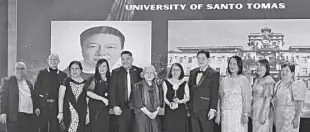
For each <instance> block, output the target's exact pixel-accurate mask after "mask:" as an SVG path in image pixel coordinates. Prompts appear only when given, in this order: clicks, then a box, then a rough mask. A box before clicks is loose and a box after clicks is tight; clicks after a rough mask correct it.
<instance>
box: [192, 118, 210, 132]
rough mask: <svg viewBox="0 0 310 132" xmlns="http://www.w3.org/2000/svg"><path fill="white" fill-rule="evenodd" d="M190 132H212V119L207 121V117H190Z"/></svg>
mask: <svg viewBox="0 0 310 132" xmlns="http://www.w3.org/2000/svg"><path fill="white" fill-rule="evenodd" d="M190 119H191V126H192V132H213V131H214V124H215V122H214V119H212V120H208V119H207V116H204V115H201V116H196V115H194V116H191V118H190Z"/></svg>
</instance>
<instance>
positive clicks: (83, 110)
mask: <svg viewBox="0 0 310 132" xmlns="http://www.w3.org/2000/svg"><path fill="white" fill-rule="evenodd" d="M85 82H86V81H83V82H77V81H75V80H73V79H71V78H67V79H66V80H65V81H64V84H62V85H64V86H65V87H66V91H65V97H64V106H63V116H64V124H65V126H66V128H67V130H66V131H67V132H85V124H87V123H88V122H89V121H87V120H86V115H87V103H86V90H85V89H84V85H85Z"/></svg>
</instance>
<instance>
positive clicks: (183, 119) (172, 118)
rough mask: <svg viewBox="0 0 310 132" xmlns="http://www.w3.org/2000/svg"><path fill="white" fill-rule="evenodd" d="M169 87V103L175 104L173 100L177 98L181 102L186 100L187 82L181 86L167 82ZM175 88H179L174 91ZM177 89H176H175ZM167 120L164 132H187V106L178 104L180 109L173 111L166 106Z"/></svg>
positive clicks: (167, 96)
mask: <svg viewBox="0 0 310 132" xmlns="http://www.w3.org/2000/svg"><path fill="white" fill-rule="evenodd" d="M165 83H166V85H167V95H166V98H167V99H168V101H169V102H173V98H174V97H177V98H179V99H180V100H182V99H183V98H184V94H185V85H187V83H186V81H183V82H182V83H180V84H173V83H170V81H168V80H165ZM174 87H178V88H177V90H174V89H173V88H174ZM175 89H176V88H175ZM164 116H165V117H164V118H165V120H164V122H165V123H164V131H165V132H187V129H188V117H187V111H186V106H185V104H178V108H177V109H174V110H171V109H170V107H169V106H168V105H165V115H164Z"/></svg>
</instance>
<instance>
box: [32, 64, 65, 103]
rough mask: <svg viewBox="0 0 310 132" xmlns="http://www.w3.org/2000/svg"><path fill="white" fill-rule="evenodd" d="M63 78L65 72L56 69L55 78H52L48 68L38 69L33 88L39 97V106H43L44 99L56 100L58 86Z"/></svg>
mask: <svg viewBox="0 0 310 132" xmlns="http://www.w3.org/2000/svg"><path fill="white" fill-rule="evenodd" d="M65 78H67V74H66V73H65V72H63V71H60V70H58V71H57V78H56V79H57V80H52V79H55V78H52V76H51V74H50V70H49V68H45V69H43V70H40V71H39V73H38V76H37V80H36V81H35V83H34V90H35V93H36V95H38V97H39V100H40V106H41V107H44V105H45V103H46V99H55V100H56V101H57V100H58V91H59V87H60V84H61V83H62V82H63V81H64V80H65ZM50 92H52V93H50Z"/></svg>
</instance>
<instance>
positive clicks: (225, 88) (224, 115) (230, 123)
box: [218, 75, 251, 132]
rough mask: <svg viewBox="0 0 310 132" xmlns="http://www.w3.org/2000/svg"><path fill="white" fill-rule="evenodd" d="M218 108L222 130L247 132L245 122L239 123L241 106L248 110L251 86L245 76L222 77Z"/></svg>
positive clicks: (224, 131)
mask: <svg viewBox="0 0 310 132" xmlns="http://www.w3.org/2000/svg"><path fill="white" fill-rule="evenodd" d="M219 94H220V95H219V108H218V111H219V112H220V113H221V114H220V117H221V130H222V132H247V131H248V128H247V126H248V125H247V124H245V125H242V124H241V115H242V113H243V108H245V109H244V110H245V112H247V113H249V112H250V104H251V86H250V83H249V80H248V79H247V78H246V77H245V76H242V75H240V76H237V77H231V76H227V77H225V78H223V79H222V81H221V83H220V89H219Z"/></svg>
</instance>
